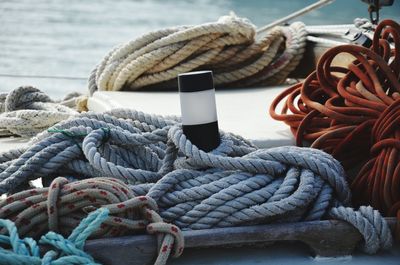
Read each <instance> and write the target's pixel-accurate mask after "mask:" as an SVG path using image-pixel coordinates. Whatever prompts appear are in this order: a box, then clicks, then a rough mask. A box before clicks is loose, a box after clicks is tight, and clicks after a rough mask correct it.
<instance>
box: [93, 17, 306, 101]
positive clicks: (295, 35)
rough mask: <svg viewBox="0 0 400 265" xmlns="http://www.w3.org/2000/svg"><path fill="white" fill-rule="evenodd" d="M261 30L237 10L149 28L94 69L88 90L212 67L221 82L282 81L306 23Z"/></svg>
mask: <svg viewBox="0 0 400 265" xmlns="http://www.w3.org/2000/svg"><path fill="white" fill-rule="evenodd" d="M262 33H263V34H261V32H258V33H257V32H256V30H255V26H254V25H253V24H251V23H250V22H249V21H248V20H247V19H243V18H239V17H237V16H235V15H234V14H231V15H230V16H223V17H221V18H220V19H219V20H218V21H217V22H214V23H207V24H202V25H197V26H182V27H174V28H168V29H162V30H158V31H155V32H150V33H148V34H145V35H143V36H141V37H140V38H138V39H135V40H132V41H130V42H128V43H126V44H122V45H120V46H118V47H116V48H114V49H113V50H111V51H110V52H109V53H108V54H107V55H106V56H105V57H104V59H103V60H102V61H101V62H100V64H99V65H98V66H97V67H96V68H95V69H94V70H93V71H92V74H91V76H90V78H89V91H90V93H91V94H93V93H94V91H96V90H105V91H115V90H121V89H127V90H136V89H139V88H142V87H149V86H150V87H152V88H164V87H169V88H171V87H176V85H175V83H171V82H175V81H176V80H175V78H176V76H177V75H178V74H180V73H183V72H188V71H192V70H196V69H205V68H206V69H211V70H213V72H214V81H215V84H216V85H217V86H221V85H223V86H224V87H231V86H256V85H265V84H271V83H274V84H278V83H281V82H283V81H284V80H285V79H286V77H287V76H288V74H289V73H290V72H291V71H292V70H294V68H295V67H296V66H297V64H298V63H299V61H300V59H301V58H302V55H303V53H304V50H305V44H306V37H307V32H306V30H305V26H304V24H302V23H300V22H297V23H293V24H292V25H291V26H290V27H287V28H282V27H276V28H274V29H272V30H269V31H267V32H262Z"/></svg>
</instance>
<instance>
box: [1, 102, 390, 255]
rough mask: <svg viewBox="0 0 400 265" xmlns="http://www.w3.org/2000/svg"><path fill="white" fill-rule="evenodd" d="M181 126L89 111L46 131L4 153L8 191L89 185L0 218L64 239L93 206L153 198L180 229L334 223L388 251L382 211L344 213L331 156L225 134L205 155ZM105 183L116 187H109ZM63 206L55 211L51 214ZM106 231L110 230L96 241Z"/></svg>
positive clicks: (36, 199)
mask: <svg viewBox="0 0 400 265" xmlns="http://www.w3.org/2000/svg"><path fill="white" fill-rule="evenodd" d="M178 120H179V119H178V118H176V117H168V118H163V117H161V116H156V115H149V114H144V113H141V112H137V111H133V110H113V111H110V112H108V113H105V114H93V113H85V114H81V115H80V117H78V118H75V119H71V120H67V121H64V122H61V123H59V124H57V125H56V126H55V127H54V128H52V129H50V130H49V132H44V133H42V134H41V135H39V136H38V137H37V138H36V139H34V140H32V142H31V146H30V147H29V148H27V149H26V150H14V151H9V152H6V153H3V154H1V155H0V161H1V163H2V164H1V165H0V170H1V171H0V172H1V173H0V191H1V193H2V194H3V193H10V192H11V191H13V190H17V189H18V187H19V186H21V185H23V184H24V183H26V182H27V181H29V180H33V179H35V178H38V177H42V178H43V180H44V183H48V182H50V181H51V180H52V179H53V178H54V177H56V176H66V177H68V178H70V179H82V178H83V179H85V178H88V179H87V180H82V181H77V182H75V183H71V184H66V183H64V184H63V187H57V186H59V185H56V187H55V188H57V189H59V190H58V191H57V192H54V193H52V192H51V189H52V185H54V182H53V184H51V186H50V188H47V190H46V188H45V189H39V190H30V191H22V192H20V193H16V194H13V195H10V196H9V197H8V198H7V199H6V201H5V202H3V204H2V205H1V211H0V217H1V218H14V219H15V220H16V224H17V226H19V228H20V229H21V231H22V233H34V231H36V229H37V231H40V232H42V231H47V229H53V228H55V229H57V227H60V232H61V233H63V232H68V231H70V229H71V228H72V227H73V226H74V225H75V224H76V221H74V220H72V219H73V218H74V217H76V218H77V219H80V218H81V217H82V216H83V215H84V213H85V211H87V210H88V209H87V207H86V206H88V205H95V206H97V207H100V206H104V207H107V205H110V203H111V205H115V204H117V208H119V209H124V208H125V206H123V205H121V206H119V207H118V205H119V204H120V203H118V202H117V201H116V200H120V202H122V203H123V202H125V201H128V202H129V200H131V199H132V198H133V199H137V198H141V197H140V196H147V197H148V198H151V199H153V200H154V201H155V203H156V204H157V205H158V209H159V213H160V216H161V217H162V219H163V220H164V221H165V222H169V223H173V224H175V225H176V226H177V227H179V228H181V229H205V228H212V227H227V226H237V225H249V224H258V223H270V222H285V221H286V222H288V221H300V220H320V219H322V218H329V217H331V218H335V219H341V220H345V221H348V222H350V223H352V224H353V225H355V226H356V227H357V229H359V231H360V232H361V233H362V234H363V236H364V238H365V246H364V250H365V251H367V252H368V253H374V252H376V251H377V250H378V249H380V248H389V247H390V246H391V241H392V237H391V234H390V231H389V229H388V226H387V223H386V221H385V220H384V219H383V218H381V217H380V215H379V212H377V211H375V210H373V209H372V208H371V207H364V208H360V211H354V210H353V209H352V208H348V207H349V206H350V200H351V198H350V189H349V187H348V185H347V182H346V179H345V174H344V170H343V168H342V167H341V165H340V164H339V162H338V161H336V160H334V159H333V158H332V157H331V156H330V155H328V154H326V153H324V152H322V151H319V150H316V149H310V148H299V147H279V148H272V149H256V148H255V147H254V146H253V145H252V144H251V143H249V142H248V141H246V140H245V139H243V138H241V137H239V136H235V135H232V134H229V133H221V139H222V141H221V145H220V146H219V147H218V148H217V149H215V150H213V151H212V152H209V153H205V152H203V151H201V150H199V149H198V148H197V147H196V146H194V145H192V144H191V142H190V141H188V140H187V139H186V137H185V135H184V134H183V131H182V128H181V125H180V124H179V123H178ZM98 176H103V177H112V178H114V179H117V180H118V181H117V182H115V181H114V182H111V180H109V179H107V180H101V181H99V182H97V181H98V179H93V178H94V177H98ZM105 182H107V183H110V184H111V187H109V186H108V187H105V186H104V185H105V184H104V183H105ZM114 183H117V184H118V185H117V184H114ZM123 183H125V184H128V185H129V186H126V187H123ZM113 184H114V186H116V189H114V190H115V191H112V190H113V187H112V186H113ZM91 185H93V187H92V186H91ZM78 187H79V188H78ZM129 190H130V191H129ZM82 191H83V193H82ZM102 191H104V192H102ZM31 192H32V193H34V194H31ZM115 192H117V194H115ZM47 193H48V194H47ZM52 194H55V195H52ZM106 195H107V196H109V197H107V198H106V197H104V196H106ZM132 196H133V197H132ZM103 197H104V198H103ZM131 197H132V198H131ZM57 198H59V199H57ZM7 200H9V202H8V203H7ZM57 200H59V201H60V204H59V205H58V206H59V207H58V211H57V213H54V216H53V215H52V214H47V215H46V212H49V211H51V205H54V202H55V201H57ZM139 200H140V199H139ZM71 204H72V206H71ZM38 205H39V206H38ZM115 213H116V214H122V216H116V217H119V218H121V217H123V218H127V219H129V220H130V221H129V222H130V224H131V225H132V227H138V226H139V227H142V225H143V223H144V224H146V222H144V221H141V220H140V219H135V218H133V219H132V218H131V216H130V215H129V213H126V212H124V211H122V212H120V211H118V212H115ZM127 214H128V215H127ZM32 216H37V219H35V218H30V217H32ZM46 217H47V218H48V219H46ZM22 220H24V221H22ZM26 220H30V222H29V223H28V222H26ZM55 220H58V221H55ZM136 221H138V222H136ZM57 223H58V224H63V225H62V226H57ZM110 223H111V224H119V223H120V222H119V221H115V222H114V223H112V221H110V222H107V225H109V224H110ZM139 223H140V224H139ZM35 226H37V228H35V229H33V227H35ZM61 227H63V228H61ZM125 228H130V226H129V225H126V226H125ZM106 229H111V228H109V227H108V228H106ZM147 230H148V229H147ZM107 233H112V229H111V230H106V231H105V232H103V233H100V234H99V235H105V234H107ZM114 233H116V234H117V235H118V234H119V231H116V232H114Z"/></svg>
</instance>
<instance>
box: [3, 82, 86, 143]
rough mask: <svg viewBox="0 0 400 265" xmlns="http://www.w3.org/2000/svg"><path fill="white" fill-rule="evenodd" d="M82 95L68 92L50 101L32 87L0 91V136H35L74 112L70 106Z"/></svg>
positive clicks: (75, 112) (75, 113) (72, 106)
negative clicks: (0, 92)
mask: <svg viewBox="0 0 400 265" xmlns="http://www.w3.org/2000/svg"><path fill="white" fill-rule="evenodd" d="M80 97H81V95H80V94H78V93H71V94H69V95H67V96H66V97H65V98H64V99H63V100H62V101H59V102H57V101H53V100H52V99H50V97H49V96H47V95H46V94H45V93H43V92H42V91H40V90H39V89H37V88H34V87H31V86H23V87H19V88H16V89H14V90H12V91H11V92H10V93H2V94H0V136H10V135H19V136H29V137H30V136H34V135H36V134H37V133H39V132H42V131H43V130H46V129H47V128H49V127H50V126H53V125H54V124H56V123H58V122H60V121H62V120H66V119H68V118H69V117H72V116H74V115H77V114H78V112H77V111H75V110H74V109H73V108H74V107H75V106H76V100H77V99H78V98H80Z"/></svg>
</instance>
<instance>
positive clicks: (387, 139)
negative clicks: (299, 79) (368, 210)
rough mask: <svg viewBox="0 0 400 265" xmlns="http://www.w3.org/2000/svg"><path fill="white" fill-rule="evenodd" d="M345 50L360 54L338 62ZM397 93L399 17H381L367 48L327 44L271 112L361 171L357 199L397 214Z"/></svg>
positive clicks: (300, 137)
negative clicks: (315, 62)
mask: <svg viewBox="0 0 400 265" xmlns="http://www.w3.org/2000/svg"><path fill="white" fill-rule="evenodd" d="M343 53H347V54H349V55H352V56H354V57H355V58H356V60H355V61H354V62H352V63H350V64H349V65H348V66H347V67H337V66H333V65H332V62H333V60H334V59H335V58H336V57H337V56H338V55H341V54H343ZM399 96H400V25H399V24H397V23H396V22H394V21H391V20H384V21H382V22H381V23H380V24H379V25H378V26H377V27H376V31H375V34H374V38H373V45H372V47H371V48H370V49H367V48H365V47H360V46H355V45H342V46H337V47H334V48H332V49H330V50H329V51H327V52H326V53H325V54H324V55H323V56H322V57H321V59H320V61H319V63H318V66H317V69H316V71H315V72H313V73H312V74H310V75H309V76H308V77H307V78H306V80H305V81H304V82H303V83H299V84H296V85H294V86H292V87H290V88H288V89H287V90H286V91H283V92H282V93H281V94H280V95H279V96H278V97H277V98H276V99H275V100H274V102H273V103H272V105H271V108H270V115H271V116H272V117H273V118H274V119H276V120H281V121H284V122H285V123H286V124H288V125H289V126H290V127H291V130H292V132H293V134H294V135H295V136H296V144H297V145H299V146H301V145H302V144H303V143H311V146H312V147H313V148H318V149H321V150H324V151H326V152H328V153H330V154H332V155H333V156H334V157H335V158H337V159H338V160H339V161H341V162H342V163H343V165H344V166H345V168H347V169H349V170H352V169H354V170H356V171H357V172H358V174H357V176H356V177H355V178H354V179H352V185H351V188H352V192H353V195H354V196H353V197H354V198H353V200H354V203H355V205H362V204H371V205H372V206H373V207H375V208H376V209H378V210H379V211H381V212H382V213H383V214H384V215H386V216H396V215H397V216H400V193H399V190H398V187H399V183H400V182H399V181H400V178H399V177H400V167H399V163H398V162H399V160H400V157H399V147H400V145H399V141H400V131H399V129H398V128H399V114H400V99H399ZM282 101H283V102H284V104H283V108H282V110H281V112H280V113H278V111H277V110H276V109H277V106H278V105H279V103H280V102H282ZM360 167H361V170H360V169H359V168H360Z"/></svg>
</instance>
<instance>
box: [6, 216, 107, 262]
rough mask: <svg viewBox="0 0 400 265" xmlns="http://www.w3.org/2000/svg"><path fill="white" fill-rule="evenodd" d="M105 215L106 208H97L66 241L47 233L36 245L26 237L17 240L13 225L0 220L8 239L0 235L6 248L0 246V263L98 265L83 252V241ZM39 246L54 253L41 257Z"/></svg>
mask: <svg viewBox="0 0 400 265" xmlns="http://www.w3.org/2000/svg"><path fill="white" fill-rule="evenodd" d="M108 214H109V210H108V209H106V208H100V209H98V210H96V211H94V212H92V213H90V214H89V215H88V216H87V217H86V218H85V219H83V220H82V221H81V223H80V224H79V226H78V227H76V228H75V229H74V231H72V233H71V235H70V236H69V237H68V239H65V238H64V237H63V236H62V235H60V234H57V233H54V232H51V231H50V232H48V233H47V234H46V235H44V236H42V238H41V239H40V240H39V242H36V241H35V240H34V239H32V238H29V237H27V238H24V239H21V238H19V235H18V231H17V227H16V226H15V224H14V223H13V222H12V221H10V220H5V219H0V228H4V229H5V230H7V232H8V236H7V235H0V243H1V245H2V246H4V245H8V246H9V247H8V248H3V247H0V264H1V265H65V264H77V265H78V264H82V265H83V264H85V265H99V263H96V262H95V261H94V259H93V258H92V257H91V256H90V255H89V254H87V253H86V252H85V251H84V250H83V247H84V245H85V241H86V239H87V238H88V237H89V236H90V235H91V234H92V233H93V232H94V231H96V230H97V229H98V228H99V227H100V225H101V224H102V223H103V222H104V221H105V220H106V219H107V217H108ZM39 244H46V245H50V246H51V247H52V248H53V249H54V250H49V251H48V252H46V253H45V254H44V255H43V258H41V257H40V251H39Z"/></svg>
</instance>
